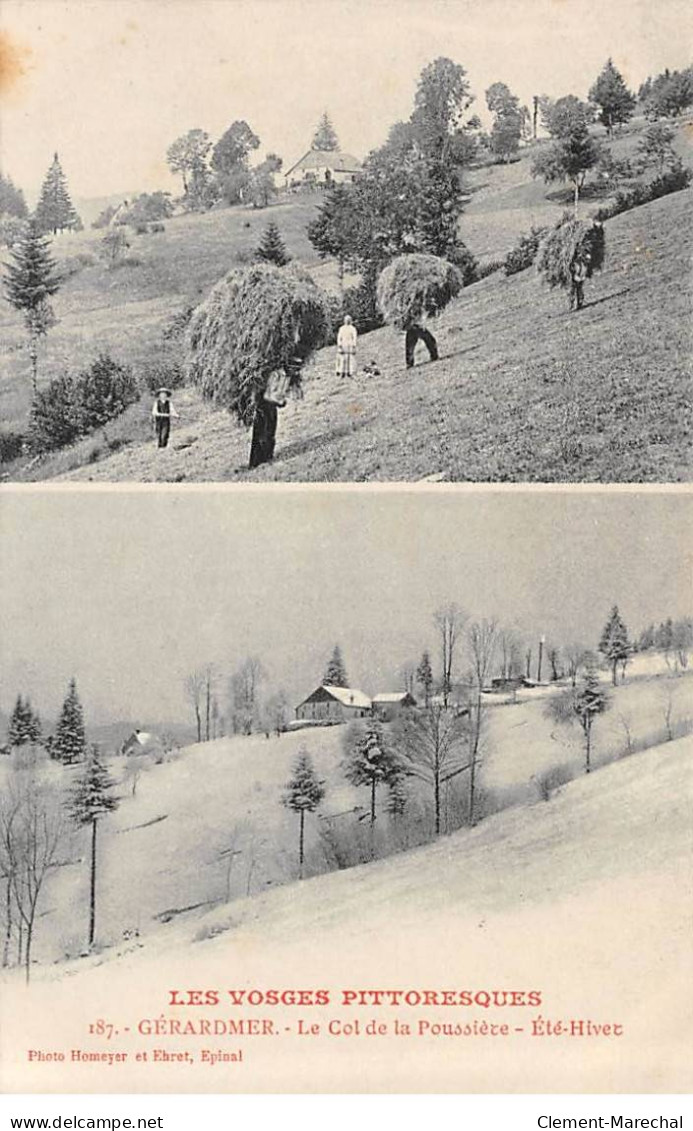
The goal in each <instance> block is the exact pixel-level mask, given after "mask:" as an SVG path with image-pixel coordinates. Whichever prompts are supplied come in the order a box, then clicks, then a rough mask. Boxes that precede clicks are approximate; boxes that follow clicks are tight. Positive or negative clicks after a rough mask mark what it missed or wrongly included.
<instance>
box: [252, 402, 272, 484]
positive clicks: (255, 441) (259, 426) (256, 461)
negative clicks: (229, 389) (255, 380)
mask: <svg viewBox="0 0 693 1131" xmlns="http://www.w3.org/2000/svg"><path fill="white" fill-rule="evenodd" d="M276 436H277V406H276V404H271V403H270V402H269V401H266V400H265V398H264V397H259V398H258V400H257V403H256V405H255V417H254V419H253V438H252V440H251V443H250V459H249V461H248V467H259V466H260V464H261V463H270V462H271V460H272V458H273V456H274V442H275V439H276Z"/></svg>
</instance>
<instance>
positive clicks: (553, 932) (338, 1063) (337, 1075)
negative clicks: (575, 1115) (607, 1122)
mask: <svg viewBox="0 0 693 1131" xmlns="http://www.w3.org/2000/svg"><path fill="white" fill-rule="evenodd" d="M692 755H693V741H692V740H691V739H690V738H686V739H681V740H678V741H675V742H669V743H665V744H664V745H662V746H661V747H658V748H653V749H651V750H647V751H644V752H642V753H640V754H636V755H634V756H633V757H631V758H627V759H624V760H622V761H619V762H616V763H614V764H613V765H611V766H608V767H606V768H604V769H603V770H601V771H600V772H599V773H595V774H592V775H591V776H590V777H581V778H579V779H578V780H576V781H574V782H571V783H570V784H568V785H566V786H565V787H563V788H562V789H561V790H560V792H559V793H558V794H557V795H555V796H554V797H553V798H552V799H551V800H550V801H549V802H537V803H536V804H535V805H533V806H521V807H517V808H515V809H512V810H507V811H505V812H503V813H499V814H496V815H495V816H493V817H490V818H489V819H488V820H486V821H484V822H482V823H481V824H480V825H478V826H477V827H476V828H475V829H473V830H462V831H460V832H458V833H455V834H453V835H451V836H449V837H445V838H442V839H441V840H439V841H438V842H436V843H435V844H431V845H428V846H426V847H423V848H420V849H418V850H415V851H412V852H408V853H404V854H400V855H398V856H395V857H391V858H389V859H387V860H382V861H378V862H376V863H375V864H373V865H366V866H362V867H359V868H355V869H352V870H350V871H347V872H339V873H333V874H331V875H324V876H319V877H316V878H314V879H311V880H307V881H305V882H304V883H302V884H293V885H290V886H285V887H283V888H279V889H277V890H274V891H268V892H265V893H263V894H262V895H259V896H256V897H254V898H251V899H247V900H241V901H238V902H236V903H235V904H234V905H233V906H232V907H230V908H227V909H216V910H215V911H213V912H211V913H209V914H207V915H206V916H204V919H203V920H202V922H200V921H199V920H198V921H197V922H196V923H195V924H194V925H193V924H191V923H189V922H188V923H184V922H182V921H181V922H178V923H176V924H172V925H171V926H170V928H169V933H168V936H167V935H166V933H164V932H163V931H162V932H159V934H158V936H157V937H156V938H152V939H151V941H150V942H148V944H147V945H146V946H144V947H139V946H137V945H135V944H129V945H128V946H127V947H122V948H121V951H122V953H121V954H120V956H118V957H116V958H115V959H114V960H113V961H105V960H104V959H101V960H100V959H98V958H91V959H89V960H88V961H85V962H83V963H79V964H76V965H75V966H74V967H73V968H72V972H73V976H72V977H69V978H61V979H56V974H57V970H55V968H54V970H53V971H49V970H46V971H44V972H42V974H40V975H38V976H37V977H36V978H35V981H34V983H33V985H32V987H30V988H29V990H24V989H23V988H22V987H21V986H20V984H19V982H18V981H14V982H13V983H12V984H10V985H7V986H5V987H4V989H3V998H4V1002H5V1018H6V1019H7V1018H10V1019H11V1024H9V1025H7V1024H6V1025H5V1026H4V1032H3V1036H2V1046H0V1064H2V1065H3V1073H4V1076H5V1079H4V1081H3V1083H4V1085H5V1087H7V1086H8V1085H9V1088H10V1089H11V1090H18V1091H20V1090H24V1089H27V1090H28V1089H38V1090H46V1091H53V1090H55V1091H82V1090H84V1091H100V1090H101V1091H103V1090H107V1091H118V1090H132V1091H137V1090H145V1091H147V1090H150V1091H158V1090H167V1089H168V1090H175V1091H179V1092H180V1091H196V1090H205V1091H210V1090H213V1091H253V1090H267V1089H274V1090H277V1091H284V1090H289V1091H291V1090H296V1091H300V1090H303V1089H309V1090H318V1091H320V1090H322V1091H338V1090H357V1091H364V1090H366V1091H367V1090H378V1091H388V1090H404V1091H417V1090H447V1091H482V1092H483V1091H489V1092H491V1091H509V1092H512V1091H520V1092H540V1091H543V1092H580V1091H595V1092H620V1091H623V1092H629V1091H630V1092H658V1091H661V1092H668V1091H671V1092H685V1091H687V1090H689V1088H690V1085H691V1083H693V1079H692V1076H693V1073H692V1070H691V1061H690V1058H689V1057H688V1056H687V1053H686V1048H687V1046H689V1045H690V1037H691V1031H692V1018H691V1008H690V986H691V984H692V976H693V932H692V931H691V927H692V926H693V923H692V921H691V906H692V903H691V895H692V890H691V856H692V848H693V844H692V836H691V813H692V801H693V798H692V796H691V794H692V791H691V785H692V778H693V775H692V774H691V756H692ZM220 757H221V751H220ZM179 772H180V771H179ZM199 829H200V826H199V825H198V826H196V829H195V828H193V829H191V830H190V831H191V837H190V838H188V843H189V842H190V839H191V838H194V837H195V835H199ZM150 860H151V857H150ZM201 926H204V928H205V930H204V931H202V932H200V927H201ZM204 935H206V936H208V937H206V938H202V936H204ZM196 938H197V940H198V941H195V940H196ZM273 986H274V987H277V986H279V987H286V986H290V987H294V988H311V987H313V988H315V987H326V988H327V989H328V990H329V992H330V996H331V1002H330V1006H329V1008H322V1009H320V1008H316V1007H306V1008H304V1009H302V1010H300V1011H297V1010H295V1009H294V1010H292V1009H290V1008H285V1009H283V1010H277V1009H274V1010H273V1009H271V1008H268V1007H264V1008H263V1007H259V1008H255V1009H237V1010H235V1011H234V1010H232V1009H231V1008H230V1007H229V1005H228V1002H226V1004H225V1005H224V1003H223V1002H222V1006H221V1007H220V1008H218V1009H216V1010H214V1009H206V1010H205V1009H187V1010H186V1009H185V1008H170V1007H169V1004H168V991H169V989H170V988H171V987H197V988H199V989H203V988H211V987H220V988H221V992H222V996H224V995H225V992H226V988H231V987H238V988H245V989H249V988H251V987H259V988H261V989H264V990H266V989H268V988H270V987H273ZM344 987H352V988H353V987H360V988H363V987H366V988H374V987H381V988H391V989H396V988H401V989H411V988H415V989H418V990H422V989H424V988H425V989H435V990H443V989H452V990H455V991H457V990H460V989H472V990H478V989H488V990H493V989H503V990H507V989H510V988H515V989H521V990H525V991H529V990H534V991H538V992H540V993H541V1004H540V1006H538V1007H537V1006H534V1007H533V1008H531V1009H528V1008H526V1007H523V1008H518V1009H515V1010H510V1011H508V1010H507V1009H506V1010H505V1011H504V1010H503V1009H500V1008H496V1009H483V1008H476V1007H470V1008H467V1009H465V1008H462V1009H460V1008H457V1009H447V1010H446V1009H441V1008H439V1007H437V1006H433V1007H430V1008H406V1007H399V1008H385V1007H383V1008H378V1009H375V1008H372V1007H368V1006H366V1007H354V1006H349V1007H346V1006H344V1005H342V1004H341V1002H340V998H341V991H342V989H343V988H344ZM231 1013H233V1014H234V1015H235V1016H237V1017H238V1016H246V1017H248V1016H251V1015H252V1016H255V1017H261V1018H262V1017H264V1018H274V1019H275V1021H276V1020H277V1018H279V1019H280V1023H281V1029H280V1031H279V1032H278V1034H277V1035H279V1036H280V1037H282V1038H283V1040H281V1041H280V1042H276V1041H275V1042H272V1041H268V1040H267V1039H265V1040H261V1039H257V1040H253V1039H239V1038H236V1039H234V1040H232V1041H230V1042H229V1041H228V1039H226V1041H219V1040H217V1041H212V1042H210V1040H209V1039H206V1040H205V1039H202V1040H200V1039H197V1040H195V1039H185V1038H183V1037H180V1038H178V1037H168V1036H167V1037H165V1038H163V1037H160V1038H157V1039H156V1040H154V1041H153V1040H152V1039H147V1040H145V1039H143V1038H142V1037H137V1036H136V1035H135V1034H136V1032H137V1026H138V1024H139V1020H140V1019H141V1018H146V1017H162V1018H166V1017H170V1016H174V1017H178V1018H186V1019H187V1018H200V1017H224V1018H227V1017H228V1016H229V1015H230V1014H231ZM509 1013H510V1014H511V1016H510V1021H511V1024H512V1026H514V1027H518V1028H519V1030H520V1031H518V1029H517V1028H514V1029H513V1033H512V1034H511V1035H510V1036H508V1037H507V1038H505V1039H503V1040H500V1039H491V1038H485V1039H481V1038H478V1039H477V1038H475V1039H471V1038H464V1039H463V1038H462V1037H457V1038H453V1037H443V1036H435V1035H433V1033H431V1032H428V1033H427V1034H425V1035H423V1036H421V1037H419V1038H416V1039H414V1038H411V1039H405V1038H402V1037H394V1036H393V1035H392V1029H391V1028H390V1030H389V1035H388V1036H387V1037H385V1036H384V1037H382V1038H378V1039H376V1038H368V1037H361V1039H356V1038H352V1039H350V1038H349V1037H346V1036H344V1037H338V1036H328V1035H327V1034H326V1033H325V1031H324V1030H325V1025H326V1024H327V1023H328V1022H329V1021H330V1020H333V1019H336V1020H337V1021H338V1022H340V1021H341V1023H343V1022H344V1021H345V1020H347V1021H353V1020H354V1019H355V1018H357V1019H359V1020H360V1021H361V1023H362V1025H366V1024H367V1023H368V1021H369V1020H373V1019H374V1018H375V1019H376V1020H377V1021H378V1022H385V1023H386V1024H388V1025H389V1026H390V1027H391V1026H392V1024H393V1022H394V1019H395V1017H399V1018H400V1019H402V1018H404V1019H405V1020H407V1021H409V1022H410V1023H412V1024H414V1025H415V1026H416V1025H418V1022H419V1021H420V1020H422V1019H424V1020H429V1021H430V1022H431V1023H436V1024H437V1023H439V1022H445V1023H449V1022H450V1021H455V1022H456V1021H460V1020H461V1021H463V1022H469V1021H472V1020H478V1021H483V1020H486V1021H488V1022H491V1021H493V1022H494V1023H500V1022H503V1021H507V1020H508V1019H509ZM298 1015H300V1016H301V1017H302V1018H304V1019H305V1020H306V1021H310V1022H313V1021H317V1022H318V1023H321V1024H322V1025H323V1031H322V1032H321V1035H320V1036H319V1037H315V1038H313V1039H309V1038H305V1037H299V1036H298V1034H297V1032H296V1028H295V1025H296V1018H297V1016H298ZM99 1017H100V1018H105V1019H106V1020H109V1019H111V1020H113V1021H114V1022H116V1023H117V1025H119V1026H121V1027H127V1029H128V1030H129V1032H130V1034H131V1035H128V1036H126V1035H125V1029H124V1028H121V1029H120V1030H119V1034H118V1035H117V1037H116V1038H114V1040H113V1041H112V1042H111V1043H110V1044H108V1045H105V1044H104V1042H103V1041H102V1040H101V1041H100V1040H98V1039H97V1038H90V1037H88V1036H87V1035H86V1023H87V1021H89V1020H92V1019H96V1018H99ZM539 1017H541V1018H542V1019H543V1022H544V1023H545V1022H546V1020H551V1019H553V1020H554V1021H555V1020H557V1019H558V1020H560V1019H563V1020H571V1019H578V1020H580V1019H581V1020H586V1019H591V1021H592V1022H593V1023H596V1024H599V1025H602V1024H616V1025H622V1026H623V1032H622V1035H621V1036H620V1037H618V1038H616V1037H610V1038H606V1037H593V1038H580V1039H577V1038H573V1037H565V1036H563V1037H560V1038H559V1037H555V1036H553V1037H549V1036H539V1035H537V1036H534V1035H533V1032H534V1027H535V1025H536V1024H537V1019H538V1018H539ZM539 1024H540V1026H541V1022H540V1023H539ZM210 1043H211V1044H212V1045H214V1046H220V1045H225V1046H226V1047H227V1048H231V1047H233V1048H234V1049H235V1048H236V1047H239V1046H240V1047H242V1049H243V1051H244V1060H243V1065H242V1067H238V1066H227V1067H226V1068H223V1067H222V1068H217V1069H215V1070H211V1069H210V1068H209V1067H208V1066H206V1065H205V1064H203V1063H202V1062H201V1060H200V1052H201V1049H202V1048H203V1047H209V1046H210ZM154 1046H156V1047H164V1048H167V1049H169V1050H183V1049H188V1050H192V1053H191V1056H192V1060H191V1061H190V1063H189V1064H186V1065H185V1066H184V1067H181V1065H179V1064H170V1063H169V1064H166V1063H163V1064H159V1065H157V1066H155V1067H154V1068H153V1067H152V1065H151V1063H149V1064H141V1063H137V1062H135V1061H134V1056H133V1057H132V1059H131V1061H129V1063H128V1064H127V1065H125V1066H123V1067H122V1068H120V1069H118V1070H109V1071H108V1072H107V1073H105V1072H104V1069H103V1068H101V1069H100V1070H99V1069H98V1068H94V1066H93V1065H90V1064H85V1063H83V1062H77V1063H73V1062H71V1061H69V1058H68V1062H67V1063H61V1064H53V1063H43V1064H38V1065H37V1064H35V1063H29V1062H28V1061H27V1057H26V1050H27V1049H28V1048H36V1047H39V1048H51V1047H53V1048H68V1049H69V1048H72V1047H79V1048H86V1049H103V1048H104V1047H108V1048H110V1049H111V1050H113V1051H117V1050H126V1051H127V1050H130V1052H131V1053H132V1052H134V1050H135V1049H137V1048H142V1047H147V1048H149V1049H150V1050H151V1048H152V1047H154Z"/></svg>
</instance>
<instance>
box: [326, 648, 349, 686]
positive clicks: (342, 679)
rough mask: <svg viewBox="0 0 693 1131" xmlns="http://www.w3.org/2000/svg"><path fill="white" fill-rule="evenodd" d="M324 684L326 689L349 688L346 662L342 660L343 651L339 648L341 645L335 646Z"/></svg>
mask: <svg viewBox="0 0 693 1131" xmlns="http://www.w3.org/2000/svg"><path fill="white" fill-rule="evenodd" d="M322 682H323V685H324V686H325V687H348V686H349V677H348V675H347V672H346V668H345V666H344V660H343V659H342V650H341V648H340V647H339V644H335V646H334V652H333V653H332V655H331V657H330V659H329V661H328V664H327V667H326V668H325V674H324V676H323V679H322Z"/></svg>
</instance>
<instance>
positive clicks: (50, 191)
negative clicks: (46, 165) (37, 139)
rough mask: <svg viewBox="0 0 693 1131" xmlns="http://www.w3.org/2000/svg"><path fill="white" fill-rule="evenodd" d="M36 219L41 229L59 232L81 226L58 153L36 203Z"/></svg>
mask: <svg viewBox="0 0 693 1131" xmlns="http://www.w3.org/2000/svg"><path fill="white" fill-rule="evenodd" d="M35 220H36V224H37V226H38V229H39V231H41V232H52V233H53V235H56V234H57V233H58V232H62V231H65V229H66V228H79V227H80V226H81V223H80V219H79V217H78V215H77V213H76V212H75V209H74V206H73V204H72V201H71V199H70V194H69V192H68V189H67V180H66V178H65V174H64V173H63V170H62V166H61V164H60V161H59V160H58V154H57V153H56V154H55V155H54V157H53V164H52V165H51V167H50V169H49V170H48V172H47V173H46V176H45V177H44V181H43V185H42V186H41V195H40V196H39V202H38V204H37V205H36V212H35Z"/></svg>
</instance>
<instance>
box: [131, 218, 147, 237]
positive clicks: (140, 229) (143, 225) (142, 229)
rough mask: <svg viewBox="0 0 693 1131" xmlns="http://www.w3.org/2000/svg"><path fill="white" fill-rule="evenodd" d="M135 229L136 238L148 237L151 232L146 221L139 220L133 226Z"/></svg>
mask: <svg viewBox="0 0 693 1131" xmlns="http://www.w3.org/2000/svg"><path fill="white" fill-rule="evenodd" d="M133 227H134V229H135V235H136V236H146V235H147V233H148V232H149V224H147V222H146V221H145V220H138V221H137V223H136V224H133Z"/></svg>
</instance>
